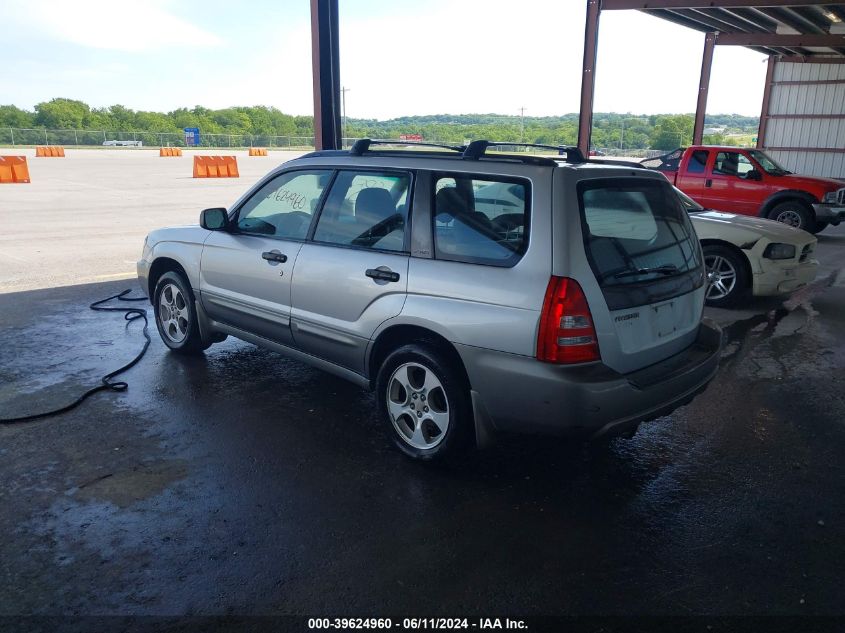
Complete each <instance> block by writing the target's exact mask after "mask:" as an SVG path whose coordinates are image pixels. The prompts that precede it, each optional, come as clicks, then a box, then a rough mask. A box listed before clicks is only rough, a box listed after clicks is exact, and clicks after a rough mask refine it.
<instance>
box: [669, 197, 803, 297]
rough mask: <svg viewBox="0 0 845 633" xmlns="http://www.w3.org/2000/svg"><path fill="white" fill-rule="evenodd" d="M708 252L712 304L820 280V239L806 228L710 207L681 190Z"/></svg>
mask: <svg viewBox="0 0 845 633" xmlns="http://www.w3.org/2000/svg"><path fill="white" fill-rule="evenodd" d="M675 191H676V192H677V194H678V197H679V198H680V199H681V203H682V204H683V205H684V207H685V208H686V210H687V212H688V213H689V214H690V218H692V225H693V226H694V227H695V232H696V233H697V234H698V239H699V241H700V242H701V248H702V250H703V251H704V265H705V267H706V269H707V278H708V283H709V286H708V288H707V295H706V301H707V305H711V306H715V307H729V306H732V305H735V304H736V303H737V302H738V301H740V300H741V299H742V298H744V297H746V296H747V295H748V293H749V291H750V293H751V294H752V295H753V296H755V297H762V296H770V295H779V294H785V293H788V292H792V291H793V290H797V289H798V288H800V287H801V286H804V285H806V284H808V283H810V282H811V281H813V280H814V279H815V278H816V273H817V271H818V267H819V262H818V261H817V260H816V259H815V258H814V257H813V255H814V252H815V250H816V243H817V242H818V240H817V239H816V238H815V237H813V236H812V235H810V234H809V233H807V232H806V231H802V230H801V229H796V228H793V227H790V226H785V225H784V224H782V223H780V222H773V221H772V220H766V219H763V218H750V217H747V216H742V215H736V214H734V213H720V212H718V211H711V210H708V209H705V208H704V207H702V206H701V205H700V204H698V203H697V202H696V201H695V200H693V199H692V198H690V197H689V196H687V195H686V194H685V193H684V192H682V191H681V190H680V189H677V188H675Z"/></svg>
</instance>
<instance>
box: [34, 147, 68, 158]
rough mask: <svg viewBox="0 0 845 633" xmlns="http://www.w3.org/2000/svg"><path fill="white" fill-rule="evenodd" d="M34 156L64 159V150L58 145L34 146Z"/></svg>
mask: <svg viewBox="0 0 845 633" xmlns="http://www.w3.org/2000/svg"><path fill="white" fill-rule="evenodd" d="M35 156H36V157H39V156H43V157H45V158H47V157H49V156H53V157H56V158H64V156H65V148H64V147H61V146H60V145H36V146H35Z"/></svg>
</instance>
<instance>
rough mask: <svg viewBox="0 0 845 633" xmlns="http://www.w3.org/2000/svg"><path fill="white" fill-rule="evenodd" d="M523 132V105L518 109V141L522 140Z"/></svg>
mask: <svg viewBox="0 0 845 633" xmlns="http://www.w3.org/2000/svg"><path fill="white" fill-rule="evenodd" d="M524 133H525V106H523V107H521V108H520V109H519V142H520V143H522V142H523V136H524Z"/></svg>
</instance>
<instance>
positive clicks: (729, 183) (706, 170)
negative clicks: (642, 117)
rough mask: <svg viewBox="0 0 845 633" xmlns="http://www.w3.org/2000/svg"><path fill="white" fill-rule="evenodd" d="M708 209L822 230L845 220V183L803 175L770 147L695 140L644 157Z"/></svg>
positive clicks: (649, 164) (651, 165) (646, 164)
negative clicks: (783, 162) (782, 161)
mask: <svg viewBox="0 0 845 633" xmlns="http://www.w3.org/2000/svg"><path fill="white" fill-rule="evenodd" d="M642 165H643V166H645V167H649V168H651V169H657V170H658V171H661V172H663V175H664V176H666V178H668V179H669V182H671V183H672V184H674V185H675V186H676V187H677V188H678V189H680V190H681V191H683V192H684V193H685V194H687V195H688V196H689V197H690V198H692V199H693V200H695V201H696V202H698V203H699V204H700V205H702V206H703V207H706V208H708V209H716V210H718V211H727V212H730V213H741V214H744V215H756V216H760V217H764V218H770V219H772V220H777V221H778V222H783V223H785V224H789V225H790V226H794V227H797V228H800V229H804V230H805V231H810V232H812V233H818V232H819V231H821V230H822V229H823V228H825V227H826V226H827V225H828V224H833V225H837V224H839V223H840V222H841V221H843V220H845V182H842V181H840V180H834V179H832V178H816V177H813V176H798V175H796V174H793V173H792V172H790V171H787V170H786V169H784V168H783V167H781V166H780V165H778V164H777V163H776V162H775V161H774V160H772V159H771V158H769V157H768V156H767V155H766V153H765V152H762V151H760V150H757V149H743V148H738V147H713V146H707V145H693V146H692V147H687V148H685V149H684V148H682V149H677V150H675V151H674V152H670V153H669V154H665V155H664V156H658V157H657V158H650V159H646V160H644V161H642Z"/></svg>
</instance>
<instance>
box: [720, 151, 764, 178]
mask: <svg viewBox="0 0 845 633" xmlns="http://www.w3.org/2000/svg"><path fill="white" fill-rule="evenodd" d="M752 169H754V165H752V164H751V161H750V160H749V159H748V157H747V156H746V155H745V154H740V153H739V152H719V153H718V154H716V162H715V163H714V164H713V173H714V174H723V175H725V176H739V177H740V178H745V175H746V174H747V173H748V172H749V171H751V170H752Z"/></svg>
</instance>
